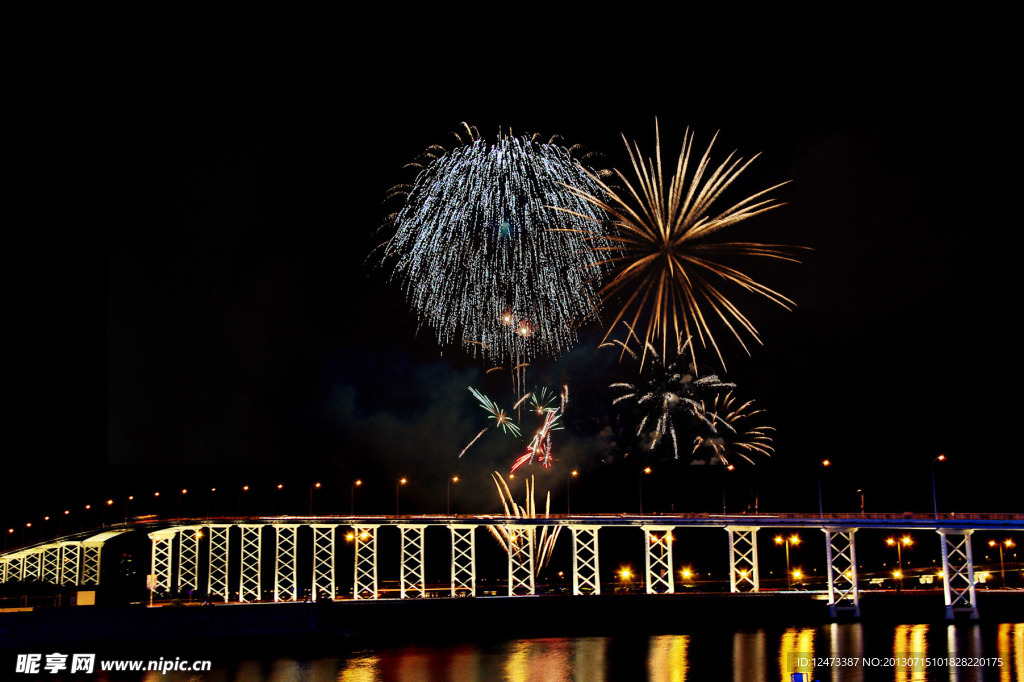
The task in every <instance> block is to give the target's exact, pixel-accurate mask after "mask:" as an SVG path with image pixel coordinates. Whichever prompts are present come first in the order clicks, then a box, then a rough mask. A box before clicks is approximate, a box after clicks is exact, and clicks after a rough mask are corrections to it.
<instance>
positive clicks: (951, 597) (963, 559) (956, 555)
mask: <svg viewBox="0 0 1024 682" xmlns="http://www.w3.org/2000/svg"><path fill="white" fill-rule="evenodd" d="M973 532H974V531H973V530H954V529H948V528H940V529H939V530H938V533H939V536H940V537H941V538H942V590H943V592H944V595H945V598H946V619H947V620H952V619H953V617H954V616H956V614H957V613H967V614H969V615H970V617H971V618H975V619H976V618H977V617H978V602H977V599H976V595H975V593H974V554H973V553H972V551H971V533H973Z"/></svg>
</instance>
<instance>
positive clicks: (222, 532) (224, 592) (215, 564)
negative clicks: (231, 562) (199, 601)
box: [206, 523, 231, 601]
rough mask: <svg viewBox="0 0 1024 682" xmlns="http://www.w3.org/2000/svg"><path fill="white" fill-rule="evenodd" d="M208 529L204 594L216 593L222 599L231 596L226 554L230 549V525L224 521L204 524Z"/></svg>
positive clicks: (211, 594) (209, 595)
mask: <svg viewBox="0 0 1024 682" xmlns="http://www.w3.org/2000/svg"><path fill="white" fill-rule="evenodd" d="M206 528H207V529H208V530H209V531H210V570H209V573H207V576H206V594H207V596H208V597H212V596H213V595H215V594H216V595H218V596H219V597H221V598H222V599H223V600H224V601H228V600H229V599H230V598H231V591H230V589H229V588H228V555H229V552H230V550H231V541H230V537H231V526H230V525H228V524H226V523H217V524H210V525H208V526H206Z"/></svg>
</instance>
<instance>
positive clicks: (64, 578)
mask: <svg viewBox="0 0 1024 682" xmlns="http://www.w3.org/2000/svg"><path fill="white" fill-rule="evenodd" d="M81 554H82V543H80V542H61V543H60V584H61V585H77V584H78V573H79V570H80V568H81Z"/></svg>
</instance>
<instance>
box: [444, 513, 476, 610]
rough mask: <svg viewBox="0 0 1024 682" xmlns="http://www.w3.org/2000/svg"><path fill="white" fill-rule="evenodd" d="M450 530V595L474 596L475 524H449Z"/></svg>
mask: <svg viewBox="0 0 1024 682" xmlns="http://www.w3.org/2000/svg"><path fill="white" fill-rule="evenodd" d="M448 529H449V530H450V531H451V532H452V582H451V589H452V596H453V597H457V596H459V595H460V594H468V595H469V596H471V597H475V596H476V534H475V533H474V531H475V530H476V526H463V525H449V526H448Z"/></svg>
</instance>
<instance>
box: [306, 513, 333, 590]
mask: <svg viewBox="0 0 1024 682" xmlns="http://www.w3.org/2000/svg"><path fill="white" fill-rule="evenodd" d="M312 528H313V584H312V586H311V587H310V590H311V591H312V593H313V594H312V597H313V600H314V601H316V600H317V599H319V598H320V595H322V594H323V595H326V597H327V599H331V600H333V599H334V593H335V587H334V535H335V530H336V529H337V526H336V525H332V524H321V523H317V524H313V525H312Z"/></svg>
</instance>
